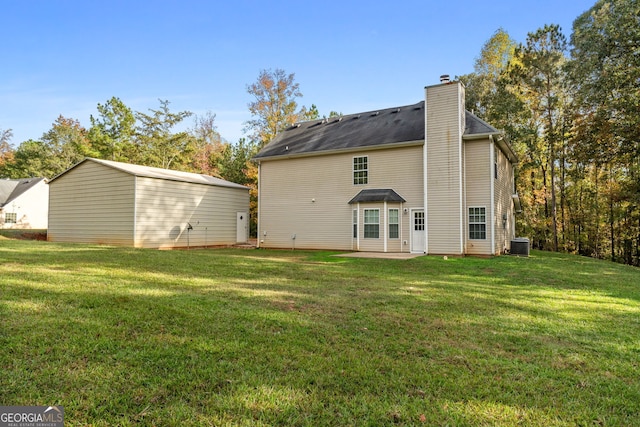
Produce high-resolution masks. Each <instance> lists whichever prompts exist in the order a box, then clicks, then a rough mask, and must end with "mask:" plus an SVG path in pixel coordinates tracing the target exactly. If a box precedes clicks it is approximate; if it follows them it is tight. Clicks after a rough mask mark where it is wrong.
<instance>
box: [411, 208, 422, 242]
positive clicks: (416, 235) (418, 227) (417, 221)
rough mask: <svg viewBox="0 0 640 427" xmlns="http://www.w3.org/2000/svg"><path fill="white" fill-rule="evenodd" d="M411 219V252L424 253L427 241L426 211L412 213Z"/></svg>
mask: <svg viewBox="0 0 640 427" xmlns="http://www.w3.org/2000/svg"><path fill="white" fill-rule="evenodd" d="M411 217H412V218H411V252H415V253H424V250H425V239H426V234H425V229H424V226H425V224H424V210H415V211H412V215H411Z"/></svg>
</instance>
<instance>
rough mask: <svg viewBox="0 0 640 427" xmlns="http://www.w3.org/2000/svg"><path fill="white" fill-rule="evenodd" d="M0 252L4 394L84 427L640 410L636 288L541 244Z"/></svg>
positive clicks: (547, 421)
mask: <svg viewBox="0 0 640 427" xmlns="http://www.w3.org/2000/svg"><path fill="white" fill-rule="evenodd" d="M0 254H1V255H0V256H2V257H4V258H5V260H6V262H5V263H3V265H2V267H1V268H2V270H1V271H2V278H1V279H0V284H1V287H2V291H3V292H2V297H1V300H0V301H1V303H0V310H2V311H1V312H0V315H1V316H2V318H3V326H6V327H3V328H2V331H1V332H0V345H1V346H2V348H3V349H5V351H4V352H3V353H2V354H1V355H0V361H1V362H2V364H3V366H7V369H6V371H5V374H3V376H2V377H1V379H0V390H1V391H0V401H3V402H15V404H22V403H24V402H25V401H26V400H34V401H38V402H39V401H47V402H51V401H55V402H54V403H61V404H63V405H65V410H68V411H69V413H70V414H74V416H75V422H77V423H78V424H95V425H100V423H101V422H103V421H104V423H103V425H106V424H121V425H127V424H134V423H139V424H147V425H153V424H162V423H163V420H164V421H165V422H166V421H167V420H171V423H178V422H182V423H185V424H193V425H197V424H206V423H210V424H214V425H216V424H217V425H224V424H228V425H248V424H258V425H259V424H260V423H262V424H264V425H274V424H275V425H278V424H279V425H291V424H295V425H314V424H316V425H317V424H328V425H331V424H337V425H343V424H364V425H381V424H382V425H385V424H405V425H414V424H418V423H419V422H421V419H422V418H421V416H424V417H425V423H426V424H427V425H434V424H444V423H449V424H452V423H453V424H456V423H457V424H498V425H499V424H505V425H508V424H515V423H517V422H525V423H529V424H536V425H554V424H566V423H569V424H571V423H576V424H580V423H581V422H582V423H587V422H592V421H593V420H599V419H601V420H608V421H609V422H612V423H613V424H628V423H627V421H630V420H632V418H631V415H633V414H635V413H637V412H638V409H639V408H638V402H640V398H639V397H640V396H639V391H638V384H637V382H636V381H634V379H637V362H636V361H637V356H638V347H637V343H636V341H635V337H636V336H637V335H636V334H637V330H638V320H637V319H638V304H636V301H637V298H638V295H637V293H638V290H635V291H634V288H633V287H632V286H629V285H623V286H622V287H621V288H620V289H618V287H617V286H616V285H614V284H613V282H609V281H606V280H605V279H602V280H596V281H593V280H592V279H593V276H598V275H597V274H596V271H597V267H594V265H593V264H590V263H587V264H586V265H583V266H581V267H580V270H581V271H582V272H584V273H588V274H586V275H584V277H585V278H584V279H581V278H580V277H582V276H580V275H577V274H576V275H574V274H573V272H570V274H567V272H566V267H565V266H564V265H565V262H566V261H565V259H564V258H560V259H559V260H556V259H555V258H550V259H549V258H547V257H545V256H540V257H534V258H532V259H527V260H524V259H522V260H517V259H509V258H497V259H489V260H486V259H468V258H465V259H449V260H448V261H444V260H442V259H440V258H433V257H424V258H419V259H415V260H409V261H395V260H348V261H345V262H340V263H333V262H323V261H322V259H318V258H319V256H318V254H317V253H303V252H296V253H293V252H291V253H289V252H279V251H273V252H268V251H242V250H233V249H229V250H221V251H205V250H202V251H179V252H178V251H176V252H175V253H167V252H159V251H148V250H127V249H120V248H118V249H116V248H108V247H93V246H92V247H86V248H85V247H78V248H74V247H73V246H71V247H70V246H64V245H61V246H49V245H44V246H42V247H40V246H38V245H36V246H35V249H34V248H31V249H30V248H29V247H27V246H21V245H17V246H15V247H14V248H10V249H9V250H7V249H6V248H4V247H0ZM320 258H321V257H320ZM27 266H28V268H27ZM611 271H612V275H613V277H614V280H619V279H620V278H621V277H623V278H624V277H628V278H629V279H631V278H633V277H636V278H637V276H633V274H631V273H629V272H628V271H627V270H624V269H622V270H618V269H617V268H612V270H611ZM591 274H593V276H591ZM574 276H575V277H574ZM551 278H559V279H558V281H557V282H553V281H549V280H550V279H551Z"/></svg>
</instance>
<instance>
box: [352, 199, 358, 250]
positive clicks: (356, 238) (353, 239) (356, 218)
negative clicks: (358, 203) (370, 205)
mask: <svg viewBox="0 0 640 427" xmlns="http://www.w3.org/2000/svg"><path fill="white" fill-rule="evenodd" d="M353 214H355V218H354V215H353ZM359 214H360V212H359V209H358V208H357V207H356V208H355V209H352V210H351V249H353V244H354V243H355V245H356V249H357V248H358V237H359V236H360V229H359V227H358V215H359ZM354 219H355V221H354ZM354 225H355V227H356V235H355V237H354V236H353V226H354Z"/></svg>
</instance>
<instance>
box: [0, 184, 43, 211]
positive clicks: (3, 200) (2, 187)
mask: <svg viewBox="0 0 640 427" xmlns="http://www.w3.org/2000/svg"><path fill="white" fill-rule="evenodd" d="M42 180H44V178H25V179H3V180H0V208H1V207H3V206H5V205H7V204H9V203H11V202H12V201H13V200H15V199H16V198H17V197H18V196H20V195H21V194H23V193H24V192H25V191H27V190H28V189H30V188H31V187H33V186H34V185H36V184H37V183H39V182H40V181H42Z"/></svg>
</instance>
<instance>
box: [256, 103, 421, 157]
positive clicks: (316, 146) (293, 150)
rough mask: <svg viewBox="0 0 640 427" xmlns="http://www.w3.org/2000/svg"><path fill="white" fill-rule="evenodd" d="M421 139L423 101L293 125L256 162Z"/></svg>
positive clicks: (266, 147)
mask: <svg viewBox="0 0 640 427" xmlns="http://www.w3.org/2000/svg"><path fill="white" fill-rule="evenodd" d="M420 140H424V102H419V103H417V104H413V105H406V106H404V107H395V108H387V109H385V110H378V111H368V112H366V113H358V114H349V115H346V116H340V117H331V118H329V119H322V120H314V121H311V122H302V123H298V124H295V125H293V126H291V127H289V128H287V129H285V130H284V131H282V132H280V133H279V134H278V136H276V137H275V138H274V140H273V141H271V142H270V143H269V144H267V145H266V146H265V147H264V148H263V149H262V150H261V151H260V152H259V153H258V154H257V155H256V159H262V158H267V157H274V156H290V155H296V154H306V153H314V152H323V151H334V150H343V149H349V148H358V147H375V146H377V145H384V144H390V143H394V142H409V141H420Z"/></svg>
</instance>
